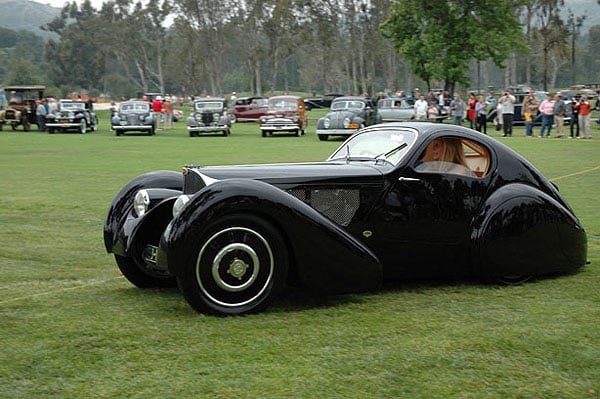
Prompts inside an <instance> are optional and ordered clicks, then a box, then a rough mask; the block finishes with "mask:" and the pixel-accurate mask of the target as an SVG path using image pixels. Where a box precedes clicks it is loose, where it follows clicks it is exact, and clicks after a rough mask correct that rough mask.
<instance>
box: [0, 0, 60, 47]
mask: <svg viewBox="0 0 600 399" xmlns="http://www.w3.org/2000/svg"><path fill="white" fill-rule="evenodd" d="M60 10H61V9H60V8H57V7H52V6H51V5H49V4H41V3H36V2H34V1H29V0H0V27H2V28H7V29H12V30H15V31H18V30H26V31H29V32H32V33H35V34H36V35H38V36H42V37H44V38H50V37H54V34H52V33H49V32H46V31H43V30H41V29H40V26H42V25H44V24H46V23H48V22H50V21H51V20H52V19H53V18H54V17H56V16H58V15H60Z"/></svg>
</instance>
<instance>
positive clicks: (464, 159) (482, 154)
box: [415, 136, 490, 178]
mask: <svg viewBox="0 0 600 399" xmlns="http://www.w3.org/2000/svg"><path fill="white" fill-rule="evenodd" d="M489 167H490V153H489V151H488V149H487V148H486V147H485V146H483V145H481V144H479V143H478V142H475V141H473V140H469V139H465V138H460V137H450V136H446V137H438V138H435V139H433V140H432V141H431V142H430V143H429V144H428V145H427V148H426V149H425V150H424V151H423V153H422V154H421V156H420V157H419V161H418V163H417V166H416V167H415V170H417V171H419V172H424V173H448V174H455V175H462V176H469V177H474V178H481V177H484V176H486V175H487V173H488V172H489Z"/></svg>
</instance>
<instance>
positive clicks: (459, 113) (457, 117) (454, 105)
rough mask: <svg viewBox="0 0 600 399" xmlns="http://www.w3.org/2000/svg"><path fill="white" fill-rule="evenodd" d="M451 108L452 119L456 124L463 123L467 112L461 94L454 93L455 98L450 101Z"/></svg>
mask: <svg viewBox="0 0 600 399" xmlns="http://www.w3.org/2000/svg"><path fill="white" fill-rule="evenodd" d="M450 110H451V111H452V120H453V122H454V124H455V125H462V119H463V114H464V112H465V105H464V104H463V102H462V100H461V99H460V94H458V93H456V94H454V100H452V102H450Z"/></svg>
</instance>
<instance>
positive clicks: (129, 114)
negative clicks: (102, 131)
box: [111, 100, 156, 136]
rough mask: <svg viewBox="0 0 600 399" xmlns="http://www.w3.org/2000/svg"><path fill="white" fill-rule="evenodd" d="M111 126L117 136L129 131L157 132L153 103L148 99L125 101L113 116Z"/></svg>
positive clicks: (152, 133)
mask: <svg viewBox="0 0 600 399" xmlns="http://www.w3.org/2000/svg"><path fill="white" fill-rule="evenodd" d="M111 128H112V130H114V131H115V134H116V135H117V136H120V135H122V134H123V133H127V132H146V133H147V134H148V136H152V135H154V134H155V131H156V125H155V123H154V115H153V114H152V108H151V104H150V103H149V102H146V101H135V100H132V101H123V102H122V103H121V105H119V111H118V112H117V113H116V114H114V115H113V116H112V118H111Z"/></svg>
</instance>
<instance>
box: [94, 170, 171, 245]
mask: <svg viewBox="0 0 600 399" xmlns="http://www.w3.org/2000/svg"><path fill="white" fill-rule="evenodd" d="M182 187H183V176H182V174H181V173H177V172H173V171H164V170H163V171H156V172H150V173H146V174H143V175H141V176H138V177H136V178H135V179H133V180H132V181H130V182H129V183H127V184H126V185H125V186H124V187H123V188H122V189H121V190H120V191H119V192H118V193H117V195H116V196H115V198H114V199H113V201H112V203H111V204H110V208H109V210H108V214H107V216H106V220H105V222H104V246H105V248H106V250H107V252H115V253H119V254H121V255H124V254H125V251H126V248H125V246H126V244H127V240H125V241H123V229H124V225H125V223H126V221H127V219H128V217H129V216H130V214H131V209H132V207H133V200H134V198H135V195H136V194H137V192H138V191H139V190H142V189H150V188H157V189H165V190H167V191H165V192H162V193H161V191H160V190H158V191H155V192H154V194H153V195H154V198H152V201H151V205H153V204H157V203H159V202H160V201H161V200H162V199H164V198H168V197H172V196H173V195H174V193H173V192H169V191H168V190H178V191H179V192H181V190H182ZM161 197H162V198H161Z"/></svg>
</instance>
